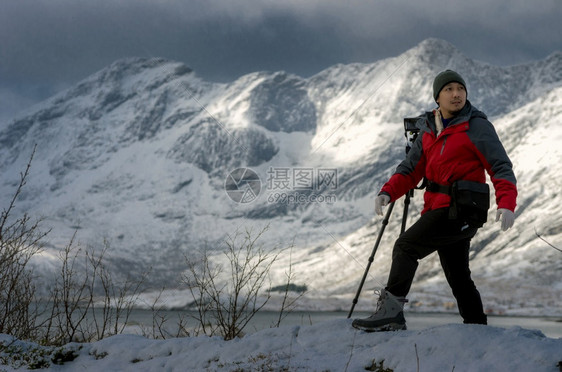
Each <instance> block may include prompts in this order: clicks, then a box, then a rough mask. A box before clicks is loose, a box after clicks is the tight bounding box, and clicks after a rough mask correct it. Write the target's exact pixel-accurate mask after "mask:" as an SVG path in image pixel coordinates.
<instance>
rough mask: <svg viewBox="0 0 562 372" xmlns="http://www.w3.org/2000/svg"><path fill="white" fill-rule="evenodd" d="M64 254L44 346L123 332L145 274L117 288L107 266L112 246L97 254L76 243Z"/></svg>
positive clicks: (107, 246) (52, 295)
mask: <svg viewBox="0 0 562 372" xmlns="http://www.w3.org/2000/svg"><path fill="white" fill-rule="evenodd" d="M74 240H75V236H74V237H73V238H72V239H71V241H70V243H69V244H68V245H67V246H66V247H65V248H64V249H63V250H62V251H61V253H60V261H61V268H60V271H59V273H58V275H57V277H56V278H55V282H54V286H53V288H52V290H51V295H50V298H49V304H50V314H49V316H48V319H47V321H46V322H45V323H44V327H43V340H42V341H43V343H45V344H54V345H63V344H65V343H68V342H72V341H76V342H88V341H92V340H100V339H102V338H104V337H108V336H111V335H115V334H119V333H122V332H123V330H124V329H125V327H126V323H127V320H128V318H129V316H130V314H131V312H132V310H133V306H134V304H135V300H136V298H138V296H139V294H140V287H141V285H142V283H143V282H144V279H145V277H146V274H144V275H143V276H142V277H141V278H139V279H138V280H131V279H127V280H126V281H125V282H124V283H121V284H120V285H118V283H116V282H115V280H114V277H113V275H112V273H111V272H110V271H109V270H108V268H107V266H106V263H105V255H106V253H107V250H108V248H109V244H108V243H107V242H105V244H104V248H103V249H102V250H101V251H100V252H99V253H96V252H95V251H94V249H86V250H84V249H83V248H82V247H81V246H80V245H78V244H75V243H74Z"/></svg>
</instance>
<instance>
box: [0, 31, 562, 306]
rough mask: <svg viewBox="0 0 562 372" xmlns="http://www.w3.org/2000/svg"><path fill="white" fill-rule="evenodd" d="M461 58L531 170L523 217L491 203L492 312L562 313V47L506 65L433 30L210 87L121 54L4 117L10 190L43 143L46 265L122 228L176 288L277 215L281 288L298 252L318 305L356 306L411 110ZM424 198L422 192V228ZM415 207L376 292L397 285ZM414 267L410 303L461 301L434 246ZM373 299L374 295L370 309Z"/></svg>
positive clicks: (390, 236) (487, 246)
mask: <svg viewBox="0 0 562 372" xmlns="http://www.w3.org/2000/svg"><path fill="white" fill-rule="evenodd" d="M446 68H451V69H454V70H456V71H458V72H460V73H461V75H463V77H464V78H465V80H466V81H467V84H468V98H469V100H470V101H471V102H472V104H473V105H474V106H476V107H478V108H479V109H481V110H482V111H484V112H486V113H487V114H488V115H489V117H490V119H491V121H492V122H493V123H494V125H495V127H496V129H497V131H498V133H499V135H500V138H501V139H502V141H503V143H504V145H505V147H506V149H507V151H508V153H509V154H510V156H511V158H512V160H513V163H514V165H515V172H516V176H517V178H518V186H519V193H520V194H519V199H518V209H517V211H516V215H517V219H516V225H515V227H514V228H513V229H511V230H509V231H508V232H505V233H504V232H501V231H500V229H499V226H498V224H495V223H493V220H494V218H495V206H494V207H493V208H491V210H490V216H489V222H488V223H487V224H486V225H485V226H484V227H483V228H482V229H481V230H480V231H479V233H478V234H477V236H476V237H475V239H474V240H473V259H472V271H473V276H474V279H475V281H476V282H477V285H478V286H479V288H480V289H481V292H482V294H483V298H484V301H485V303H487V304H490V307H491V310H492V311H495V312H509V313H517V312H521V313H529V312H531V311H535V312H539V313H550V314H553V313H554V314H560V313H559V309H560V308H561V307H562V255H561V253H560V252H557V251H556V250H554V249H552V248H551V247H549V246H548V245H547V244H546V243H544V242H543V241H542V240H540V239H538V237H537V235H536V233H537V232H538V233H539V234H540V235H541V236H542V237H543V238H545V239H547V240H548V241H549V242H550V243H552V244H554V245H556V246H558V247H562V222H561V221H562V203H561V202H562V194H560V190H562V180H561V177H560V175H559V174H560V171H559V162H560V159H561V158H562V151H561V150H560V145H561V143H562V129H561V128H560V125H559V122H560V121H562V53H561V52H556V53H554V54H552V55H551V56H549V57H547V58H546V59H545V60H542V61H536V62H533V63H529V64H525V65H519V66H510V67H499V66H493V65H489V64H484V63H481V62H478V61H474V60H471V59H470V58H468V57H466V56H464V55H463V54H462V53H460V52H459V51H458V50H457V49H456V48H455V47H454V46H452V45H451V44H449V43H447V42H445V41H442V40H437V39H428V40H425V41H424V42H422V43H420V44H419V45H418V46H416V47H414V48H412V49H410V50H408V51H406V52H404V53H403V54H401V55H399V56H397V57H395V58H389V59H385V60H380V61H377V62H374V63H370V64H349V65H336V66H333V67H331V68H328V69H326V70H324V71H321V72H319V73H318V74H317V75H314V76H312V77H310V78H306V79H305V78H301V77H299V76H295V75H292V74H288V73H285V72H256V73H253V74H249V75H246V76H242V77H240V78H239V79H237V80H235V81H233V82H231V83H228V84H218V83H210V82H206V81H204V80H202V79H201V78H199V77H198V76H197V75H196V74H195V73H194V72H193V71H192V70H191V69H190V68H189V67H187V66H185V65H184V64H182V63H177V62H173V61H167V60H163V59H142V58H131V59H126V60H120V61H117V62H115V63H113V64H112V65H111V66H109V67H107V68H106V69H104V70H102V71H99V72H98V73H96V74H94V75H92V76H90V77H88V78H86V79H85V80H83V81H82V82H80V83H79V84H77V85H76V86H75V87H74V88H72V89H69V90H67V91H65V92H63V93H61V94H58V95H56V96H55V97H52V98H51V99H49V100H47V101H45V102H43V103H42V104H40V105H38V106H36V107H34V108H33V109H32V110H30V111H29V112H28V113H27V114H25V115H23V116H21V117H19V118H16V119H15V120H13V121H12V122H10V123H5V124H3V125H2V126H1V127H0V172H1V173H0V174H2V180H1V181H0V202H1V203H2V205H6V204H7V202H8V201H9V198H10V197H11V195H12V194H13V191H14V188H15V185H17V182H18V181H19V177H20V172H21V171H23V170H24V169H25V164H26V163H27V161H28V160H29V156H30V154H31V152H32V149H33V147H34V145H37V150H36V155H35V158H34V160H33V164H32V168H31V174H30V177H29V179H28V183H27V185H26V186H25V189H24V192H23V193H22V195H21V197H20V199H19V201H18V204H17V207H18V210H19V211H27V212H28V213H30V214H31V215H34V216H43V217H44V218H45V224H46V225H47V226H49V227H52V228H53V230H52V232H51V234H50V235H49V237H50V243H51V244H50V245H49V246H48V247H47V251H46V252H45V254H44V256H43V258H42V262H41V263H42V264H43V265H44V268H45V269H47V268H49V267H50V265H52V264H54V262H55V261H54V259H53V257H54V256H55V255H54V253H55V252H56V250H57V249H59V248H60V247H61V246H63V245H65V244H67V243H68V241H69V239H70V237H71V236H72V234H73V232H74V231H77V236H78V239H79V240H80V241H81V242H82V243H85V244H88V245H93V246H99V245H101V243H102V242H103V240H104V239H107V240H108V241H109V242H110V244H111V251H110V256H111V259H112V264H113V265H114V266H115V268H118V269H119V270H121V272H126V273H130V274H131V275H135V274H138V273H140V272H143V271H145V270H146V269H147V268H149V267H152V268H153V270H152V274H151V276H150V278H149V279H150V281H151V284H152V285H153V286H154V287H159V286H162V285H165V286H167V287H168V288H173V287H175V286H176V285H177V284H178V278H179V275H180V274H181V272H182V270H184V269H185V264H184V255H185V254H189V253H190V252H193V251H194V250H199V249H202V248H204V247H207V248H210V249H219V250H220V249H221V248H222V247H224V245H223V243H222V242H223V241H224V239H225V237H226V236H228V235H233V234H235V232H236V231H243V230H245V229H252V230H253V231H256V232H257V231H260V230H261V229H263V228H264V227H266V226H268V225H269V227H270V228H269V230H268V231H267V232H266V233H265V234H264V236H263V239H262V243H263V244H264V246H266V247H267V248H274V247H286V246H288V245H290V244H293V245H294V248H293V249H292V254H291V255H290V257H289V254H286V255H283V256H282V257H281V259H280V261H279V262H278V265H276V266H275V267H274V268H273V270H274V272H273V274H274V275H273V283H272V284H273V285H276V284H280V283H281V282H283V280H284V278H285V272H286V270H287V267H288V266H289V265H290V264H292V266H293V267H292V270H293V272H294V275H295V281H296V283H297V284H306V286H307V288H308V292H307V294H306V296H305V298H304V299H303V306H306V307H317V308H322V309H328V308H330V309H331V308H339V307H342V306H343V307H346V306H347V304H350V300H351V298H352V297H353V295H354V294H355V290H356V288H357V285H358V283H359V280H360V278H361V275H362V273H363V270H364V267H365V264H366V263H367V258H368V256H369V254H370V252H371V249H372V246H373V244H374V242H375V238H376V235H377V234H378V231H379V229H380V225H381V220H380V219H378V218H375V217H374V213H373V200H374V197H375V195H376V193H377V192H378V190H379V188H380V186H381V185H382V183H383V182H384V181H386V179H387V178H388V177H389V175H390V174H391V173H392V171H393V169H394V168H395V167H396V165H397V164H398V163H399V162H400V161H401V160H402V159H403V157H404V153H405V152H404V144H405V141H404V137H403V134H404V129H403V118H404V117H408V116H416V115H418V114H420V113H421V112H423V111H426V110H429V109H431V108H433V107H434V106H435V103H434V102H433V99H432V97H431V82H432V80H433V77H434V76H435V75H436V74H437V73H438V72H439V71H442V70H444V69H446ZM238 168H249V169H251V170H252V171H253V172H254V173H255V176H254V178H251V179H250V178H247V176H248V174H250V173H248V172H246V173H241V172H233V171H235V170H236V169H238ZM231 172H233V173H232V174H231ZM421 199H422V198H421V192H417V193H416V195H415V196H414V198H413V201H412V203H413V204H412V205H411V207H410V211H409V217H408V218H409V220H408V221H409V222H411V221H413V220H414V219H415V218H416V216H417V215H418V214H419V211H420V210H421V203H422V200H421ZM401 208H402V203H401V202H398V203H397V206H396V208H395V209H396V210H395V212H394V215H393V218H392V220H391V222H390V224H389V226H388V228H387V230H386V232H385V234H384V236H383V240H382V243H381V246H380V248H379V251H378V252H377V256H376V258H375V262H374V264H373V267H372V268H371V273H370V274H371V275H370V278H369V282H368V283H367V287H369V288H371V287H376V286H381V285H383V283H384V281H385V280H386V274H387V272H388V268H389V262H390V252H391V249H392V243H393V241H394V239H395V238H396V236H397V234H398V231H399V228H400V222H401V215H402V213H401ZM398 210H400V211H398ZM417 275H418V277H417V279H416V282H415V284H414V287H413V289H412V293H411V296H410V298H411V299H412V300H413V301H412V302H413V306H414V307H417V308H419V309H438V310H443V309H445V308H447V307H448V306H449V304H448V302H449V301H451V300H452V296H451V295H450V290H449V289H448V287H447V285H446V283H445V280H444V277H443V275H442V274H441V271H440V267H439V262H438V260H437V259H436V257H431V258H428V259H426V260H424V261H423V262H422V264H421V265H420V268H419V271H418V274H417ZM276 282H280V283H276ZM367 287H366V288H367ZM370 299H371V295H370V294H368V293H367V291H365V297H364V298H363V297H362V299H361V301H360V305H359V307H361V306H365V307H369V306H370V305H371V304H372V302H371V300H370ZM174 301H175V302H177V304H182V303H183V304H184V303H186V302H188V299H186V298H183V297H176V298H174V299H170V302H174Z"/></svg>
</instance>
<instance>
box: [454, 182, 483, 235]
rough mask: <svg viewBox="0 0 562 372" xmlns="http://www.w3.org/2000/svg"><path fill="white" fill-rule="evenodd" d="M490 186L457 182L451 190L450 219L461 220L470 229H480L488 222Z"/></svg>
mask: <svg viewBox="0 0 562 372" xmlns="http://www.w3.org/2000/svg"><path fill="white" fill-rule="evenodd" d="M489 208H490V186H488V184H487V183H480V182H473V181H466V180H459V181H456V182H455V183H453V186H452V188H451V206H450V207H449V218H450V219H462V220H464V221H466V223H468V225H469V226H471V227H482V225H484V223H486V221H487V220H488V209H489Z"/></svg>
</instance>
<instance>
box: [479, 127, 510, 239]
mask: <svg viewBox="0 0 562 372" xmlns="http://www.w3.org/2000/svg"><path fill="white" fill-rule="evenodd" d="M470 125H471V129H474V131H471V141H472V143H473V144H474V145H475V147H476V149H477V150H478V151H477V153H478V156H479V157H480V160H481V161H482V164H484V167H485V168H486V171H487V172H488V174H489V175H490V179H491V180H492V184H493V185H494V189H495V190H496V204H497V206H498V212H497V215H496V221H499V220H500V219H501V221H502V230H504V231H505V230H507V229H508V228H510V227H511V226H513V222H514V219H515V215H514V212H515V207H516V205H517V180H516V178H515V173H514V172H513V164H512V163H511V160H510V159H509V156H508V155H507V152H506V151H505V148H504V147H503V145H502V143H501V141H500V139H499V137H498V134H497V133H496V130H495V129H494V126H493V125H492V123H490V122H489V121H488V120H485V119H476V120H474V122H471V123H470Z"/></svg>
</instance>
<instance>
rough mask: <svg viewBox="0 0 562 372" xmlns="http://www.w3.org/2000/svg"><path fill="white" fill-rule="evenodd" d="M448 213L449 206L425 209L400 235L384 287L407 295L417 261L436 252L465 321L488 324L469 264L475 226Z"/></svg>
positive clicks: (397, 294)
mask: <svg viewBox="0 0 562 372" xmlns="http://www.w3.org/2000/svg"><path fill="white" fill-rule="evenodd" d="M448 213H449V209H448V208H440V209H436V210H432V211H428V212H426V213H424V214H423V215H422V216H421V217H420V219H419V220H418V221H417V222H416V223H415V224H413V225H412V226H411V227H410V228H409V229H407V230H406V231H404V233H403V234H402V235H400V237H399V238H398V239H397V240H396V243H395V244H394V250H393V252H392V266H391V268H390V274H389V277H388V282H387V286H386V290H387V291H389V292H390V293H392V294H393V295H395V296H406V295H407V294H408V292H409V291H410V287H411V285H412V281H413V280H414V275H415V273H416V269H417V267H418V260H421V259H422V258H424V257H426V256H427V255H429V254H431V253H433V252H435V251H437V253H438V254H439V259H440V261H441V267H442V268H443V271H444V272H445V277H446V278H447V282H448V283H449V285H450V287H451V289H452V291H453V295H454V296H455V298H456V300H457V305H458V308H459V313H460V315H461V316H462V318H463V320H464V323H476V324H487V318H486V314H485V313H484V309H483V307H482V299H481V298H480V293H479V292H478V290H477V289H476V286H475V285H474V282H473V281H472V278H471V277H470V269H469V267H468V251H469V249H470V240H471V239H472V237H474V235H475V234H476V231H477V230H478V229H477V228H473V227H468V225H466V224H465V223H464V222H463V221H462V220H450V219H449V217H448Z"/></svg>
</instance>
